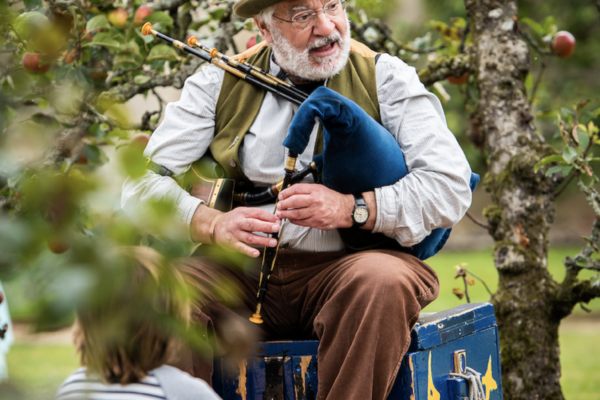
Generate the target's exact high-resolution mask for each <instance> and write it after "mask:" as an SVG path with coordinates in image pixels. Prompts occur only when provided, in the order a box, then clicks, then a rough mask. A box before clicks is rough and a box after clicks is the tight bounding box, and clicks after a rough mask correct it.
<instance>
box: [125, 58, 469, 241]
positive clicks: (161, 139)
mask: <svg viewBox="0 0 600 400" xmlns="http://www.w3.org/2000/svg"><path fill="white" fill-rule="evenodd" d="M270 72H271V73H272V74H273V75H277V74H278V73H279V72H280V69H279V67H278V66H277V64H275V62H274V61H271V65H270ZM224 73H225V72H224V71H223V70H221V69H219V68H218V67H216V66H213V65H208V66H205V67H204V68H202V70H201V71H200V72H199V73H197V74H195V75H193V76H191V77H190V78H188V80H187V81H186V83H185V86H184V88H183V91H182V94H181V99H180V100H179V101H177V102H174V103H170V104H169V105H168V106H167V108H166V113H165V119H164V121H163V123H162V124H161V125H160V126H159V127H158V129H157V130H156V131H155V132H154V134H153V135H152V137H151V139H150V142H149V143H148V146H147V147H146V150H145V152H144V154H145V155H146V156H147V157H149V158H151V159H152V161H153V162H155V163H156V164H159V165H162V166H164V167H165V168H168V169H169V170H171V171H173V172H174V173H175V174H176V175H179V174H183V173H185V172H186V171H187V170H188V169H189V168H190V165H191V164H192V163H193V162H195V161H196V160H198V159H199V158H200V157H202V156H203V155H204V153H205V152H206V150H207V149H208V146H209V145H210V142H211V141H212V139H213V136H214V127H215V110H216V104H217V100H218V98H219V92H220V90H221V84H222V81H223V74H224ZM376 79H377V96H378V100H379V107H380V115H381V121H382V124H383V126H384V127H385V128H386V129H387V130H389V131H390V132H391V133H392V134H393V135H394V137H395V138H396V140H397V141H398V143H399V144H400V148H401V149H402V151H403V153H404V159H405V161H406V165H407V167H408V171H409V174H408V175H407V176H405V177H404V178H402V179H401V180H400V181H398V182H396V183H395V184H393V185H390V186H385V187H381V188H376V189H375V198H376V201H377V216H376V222H375V228H374V229H373V232H381V233H383V234H385V235H387V236H388V237H391V238H393V239H395V240H397V241H398V242H399V243H400V244H401V245H403V246H411V245H414V244H416V243H419V242H420V241H422V240H423V239H424V238H425V237H426V236H427V235H429V234H430V233H431V231H432V230H433V229H436V228H450V227H452V226H453V225H455V224H456V223H457V222H458V221H460V219H461V218H462V217H463V215H464V214H465V213H466V211H467V209H468V208H469V206H470V204H471V190H470V189H469V179H470V173H471V170H470V167H469V164H468V162H467V160H466V158H465V155H464V153H463V151H462V149H461V148H460V146H459V144H458V142H457V141H456V138H455V137H454V135H453V134H452V132H450V130H449V129H448V127H447V125H446V119H445V116H444V112H443V109H442V106H441V104H440V102H439V100H438V98H437V97H436V96H435V95H433V94H432V93H430V92H429V91H427V90H426V89H425V87H424V86H423V84H422V83H421V82H420V81H419V77H418V76H417V73H416V70H415V69H414V68H413V67H410V66H408V65H407V64H405V63H404V62H402V61H401V60H400V59H398V58H396V57H392V56H390V55H387V54H383V55H381V56H380V57H379V59H378V61H377V64H376ZM297 108H298V107H297V106H295V105H293V104H291V103H290V102H288V101H287V100H283V99H281V98H279V97H278V96H276V95H273V94H271V93H266V95H265V98H264V100H263V103H262V105H261V108H260V111H259V113H258V116H257V117H256V120H255V121H254V123H253V124H252V126H251V127H250V130H249V132H247V133H246V135H245V136H244V139H243V143H242V144H241V146H240V150H239V161H240V162H241V166H242V169H243V171H244V173H245V174H246V176H247V177H248V178H249V179H250V180H251V181H252V182H253V183H254V184H255V185H256V186H268V185H271V184H273V183H276V182H278V181H279V180H280V179H281V178H282V177H283V170H284V165H285V157H286V149H285V148H284V147H283V146H282V143H283V141H284V139H285V137H286V135H287V132H288V128H289V125H290V123H291V121H292V118H293V117H294V114H295V112H296V110H297ZM317 129H318V125H317V124H315V127H314V129H313V134H312V136H311V142H310V143H309V145H308V146H307V149H306V151H305V152H304V153H303V154H302V155H300V157H299V159H298V163H297V168H298V169H301V168H303V167H305V166H307V165H308V164H309V163H310V161H311V160H312V157H313V149H314V141H315V138H316V132H317ZM373 173H377V172H376V171H373ZM310 179H311V178H310V177H309V178H307V181H310ZM165 197H167V198H170V199H172V201H174V202H175V204H176V205H177V215H178V218H180V220H181V221H182V223H184V224H186V226H187V227H188V228H189V224H190V222H191V220H192V216H193V215H194V212H195V210H196V208H197V207H198V205H199V204H201V201H200V200H199V199H197V198H194V197H191V196H190V195H189V193H187V192H186V191H184V190H183V189H181V188H180V187H179V186H178V185H177V183H176V182H175V181H174V180H173V179H172V178H169V177H163V176H160V175H157V174H155V173H153V172H150V171H149V172H148V173H147V174H146V175H145V176H143V177H142V178H140V179H137V180H133V179H127V180H126V181H125V183H124V184H123V192H122V198H121V204H122V207H123V209H124V210H125V211H126V212H127V213H128V214H129V215H130V216H131V217H132V218H134V220H138V221H141V219H143V215H139V212H138V210H139V205H140V202H144V201H148V200H150V199H160V198H165ZM261 207H262V208H264V209H265V210H268V211H269V212H273V210H274V203H270V204H266V205H263V206H261ZM285 225H286V226H285V229H284V230H283V233H282V236H281V243H287V244H288V248H290V249H296V250H304V251H314V252H319V251H336V250H342V249H343V248H344V245H343V243H342V241H341V239H340V236H339V234H338V232H337V230H332V231H322V230H318V229H315V228H307V227H301V226H297V225H293V224H291V223H289V221H288V222H287V223H286V224H285ZM154 233H158V234H160V232H154Z"/></svg>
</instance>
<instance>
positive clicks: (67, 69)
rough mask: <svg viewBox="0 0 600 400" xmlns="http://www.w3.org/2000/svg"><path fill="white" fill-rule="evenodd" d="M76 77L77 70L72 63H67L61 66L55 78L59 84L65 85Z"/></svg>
mask: <svg viewBox="0 0 600 400" xmlns="http://www.w3.org/2000/svg"><path fill="white" fill-rule="evenodd" d="M74 78H75V71H74V70H73V67H72V66H71V65H65V66H63V67H61V68H60V69H59V70H58V71H56V74H55V75H54V80H56V83H57V84H58V85H65V84H68V83H70V82H71V81H72V80H73V79H74Z"/></svg>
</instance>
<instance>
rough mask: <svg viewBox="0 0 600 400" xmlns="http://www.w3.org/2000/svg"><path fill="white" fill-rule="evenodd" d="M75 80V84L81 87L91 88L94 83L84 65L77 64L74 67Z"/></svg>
mask: <svg viewBox="0 0 600 400" xmlns="http://www.w3.org/2000/svg"><path fill="white" fill-rule="evenodd" d="M75 81H76V82H77V85H78V86H79V87H80V88H82V89H87V88H91V87H92V85H93V84H94V81H93V80H92V77H91V76H90V73H89V72H88V70H87V68H86V67H84V66H79V67H77V68H76V69H75Z"/></svg>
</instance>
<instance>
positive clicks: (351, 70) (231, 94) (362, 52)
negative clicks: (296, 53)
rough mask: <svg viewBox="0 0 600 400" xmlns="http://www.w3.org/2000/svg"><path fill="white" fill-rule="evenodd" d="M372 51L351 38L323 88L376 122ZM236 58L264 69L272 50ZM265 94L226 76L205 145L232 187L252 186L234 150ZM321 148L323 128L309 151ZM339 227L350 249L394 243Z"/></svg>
mask: <svg viewBox="0 0 600 400" xmlns="http://www.w3.org/2000/svg"><path fill="white" fill-rule="evenodd" d="M252 53H253V54H252ZM376 55H377V53H375V52H373V51H372V50H370V49H369V48H368V47H366V46H364V45H363V44H360V43H358V42H356V41H354V40H353V41H352V45H351V50H350V56H349V58H348V62H347V63H346V66H345V67H344V68H343V69H342V71H341V72H340V73H339V74H338V75H336V76H335V77H333V78H331V79H329V80H328V81H327V87H329V88H330V89H332V90H334V91H336V92H338V93H340V94H341V95H343V96H345V97H347V98H349V99H351V100H353V101H354V102H355V103H357V104H358V105H359V106H360V107H361V108H362V109H363V110H365V112H366V113H367V114H369V115H370V116H371V117H372V118H373V119H375V120H376V121H377V122H379V123H381V117H380V115H379V101H378V99H377V80H376V72H375V56H376ZM237 58H238V59H239V58H246V59H247V61H248V62H249V63H250V64H252V65H255V66H257V67H259V68H261V69H262V70H264V71H268V70H269V66H270V60H271V49H270V47H268V46H266V45H265V44H260V45H257V46H255V47H254V48H251V49H250V50H249V51H248V52H246V53H243V54H241V55H240V56H238V57H237ZM264 96H265V91H264V90H262V89H260V88H257V87H256V86H254V85H252V84H250V83H248V82H244V81H243V80H241V79H239V78H237V77H235V76H234V75H232V74H228V73H226V74H225V76H224V78H223V85H222V87H221V92H220V94H219V99H218V101H217V107H216V118H215V137H214V139H213V141H212V142H211V144H210V147H209V149H210V152H211V153H212V156H213V157H214V159H215V160H216V161H217V163H219V164H220V165H221V166H222V167H223V169H224V170H225V176H226V177H227V178H230V179H234V180H235V183H236V187H241V188H242V189H241V190H245V189H248V188H250V187H252V186H253V185H252V182H250V181H249V180H248V178H247V177H246V175H245V174H244V171H243V170H242V168H241V165H240V162H239V159H238V151H239V148H240V145H241V144H242V141H243V139H244V135H245V134H246V132H248V130H249V129H250V127H251V126H252V124H253V123H254V120H255V119H256V117H257V115H258V112H259V110H260V107H261V104H262V102H263V99H264ZM322 151H323V128H322V127H320V128H319V130H318V137H317V140H316V144H315V151H314V154H315V155H317V154H320V153H321V152H322ZM282 172H283V170H282ZM273 183H275V182H273ZM339 231H340V234H341V236H342V239H343V241H344V244H345V245H346V247H347V248H348V249H350V250H354V251H359V250H367V249H371V248H397V247H398V243H397V242H396V241H395V240H393V239H390V238H388V237H386V236H385V235H382V234H372V233H371V232H368V231H365V230H362V229H358V228H356V229H354V228H351V229H340V230H339Z"/></svg>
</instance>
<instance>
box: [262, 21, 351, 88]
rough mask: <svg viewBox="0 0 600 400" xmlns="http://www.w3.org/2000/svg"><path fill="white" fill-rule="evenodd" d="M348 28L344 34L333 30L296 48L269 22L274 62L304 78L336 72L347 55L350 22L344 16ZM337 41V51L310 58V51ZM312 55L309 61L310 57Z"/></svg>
mask: <svg viewBox="0 0 600 400" xmlns="http://www.w3.org/2000/svg"><path fill="white" fill-rule="evenodd" d="M346 23H347V25H346V26H347V27H348V29H346V33H345V34H344V37H342V35H340V32H339V31H338V30H337V29H336V30H335V32H333V33H332V34H331V35H330V36H329V37H326V38H319V39H317V40H316V41H315V42H313V43H311V44H309V45H308V46H307V47H306V48H305V49H304V50H299V49H297V48H295V47H294V46H292V44H291V43H290V42H289V41H288V40H287V39H286V38H285V36H283V34H282V33H281V31H280V30H279V29H277V28H276V27H275V26H273V25H272V27H271V35H272V36H273V43H272V44H271V47H272V49H273V55H274V57H275V62H276V63H277V65H279V66H280V67H281V69H283V70H284V71H285V72H286V73H287V74H288V75H291V76H293V77H296V78H300V79H302V80H307V81H322V80H325V79H328V78H331V77H333V76H335V75H337V74H339V73H340V71H341V70H342V68H344V66H345V65H346V62H348V56H349V55H350V21H349V20H348V16H346ZM335 41H337V44H338V50H337V52H335V53H334V54H331V55H329V56H326V57H314V56H313V55H311V54H310V50H313V49H316V48H318V47H321V46H325V45H326V44H328V43H332V42H335ZM311 58H312V60H311Z"/></svg>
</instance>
